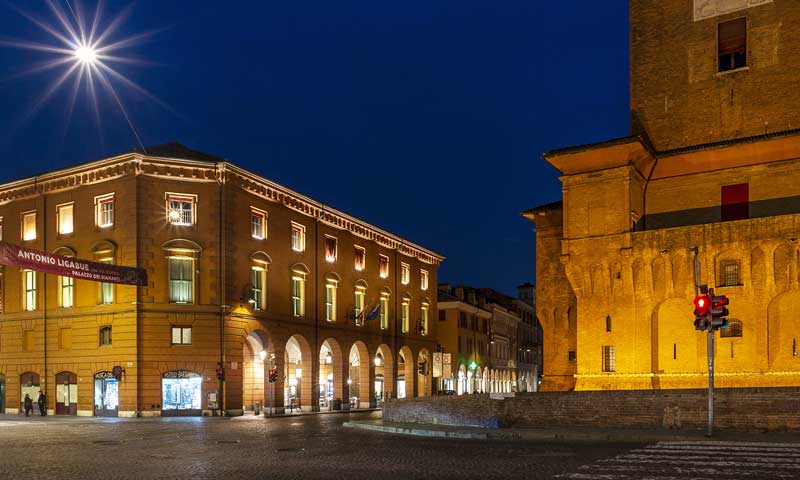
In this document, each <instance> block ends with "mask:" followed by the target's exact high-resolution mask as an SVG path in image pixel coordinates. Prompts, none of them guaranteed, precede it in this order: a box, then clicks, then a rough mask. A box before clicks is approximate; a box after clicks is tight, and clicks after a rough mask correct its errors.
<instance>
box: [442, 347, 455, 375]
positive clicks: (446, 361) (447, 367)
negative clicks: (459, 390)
mask: <svg viewBox="0 0 800 480" xmlns="http://www.w3.org/2000/svg"><path fill="white" fill-rule="evenodd" d="M452 355H453V354H452V353H444V354H442V377H444V378H450V377H452V376H453V366H452Z"/></svg>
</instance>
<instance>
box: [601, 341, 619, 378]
mask: <svg viewBox="0 0 800 480" xmlns="http://www.w3.org/2000/svg"><path fill="white" fill-rule="evenodd" d="M603 371H604V372H614V371H616V369H615V368H614V347H612V346H608V345H604V346H603Z"/></svg>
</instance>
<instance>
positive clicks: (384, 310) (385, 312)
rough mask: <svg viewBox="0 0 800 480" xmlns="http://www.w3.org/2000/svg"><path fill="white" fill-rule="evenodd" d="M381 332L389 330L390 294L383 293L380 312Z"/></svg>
mask: <svg viewBox="0 0 800 480" xmlns="http://www.w3.org/2000/svg"><path fill="white" fill-rule="evenodd" d="M380 321H381V330H386V329H388V328H389V294H388V293H386V292H384V293H381V312H380Z"/></svg>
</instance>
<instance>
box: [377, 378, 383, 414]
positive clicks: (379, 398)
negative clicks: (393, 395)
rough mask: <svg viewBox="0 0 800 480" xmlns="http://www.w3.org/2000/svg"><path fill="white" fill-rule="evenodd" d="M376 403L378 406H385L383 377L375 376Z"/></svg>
mask: <svg viewBox="0 0 800 480" xmlns="http://www.w3.org/2000/svg"><path fill="white" fill-rule="evenodd" d="M375 401H376V402H377V406H379V407H380V406H381V405H383V375H382V374H379V375H375Z"/></svg>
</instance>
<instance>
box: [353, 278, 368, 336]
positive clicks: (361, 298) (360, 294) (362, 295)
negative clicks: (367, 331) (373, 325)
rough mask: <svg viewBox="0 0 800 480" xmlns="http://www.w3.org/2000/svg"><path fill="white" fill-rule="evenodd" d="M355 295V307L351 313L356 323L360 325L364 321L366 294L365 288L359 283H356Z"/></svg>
mask: <svg viewBox="0 0 800 480" xmlns="http://www.w3.org/2000/svg"><path fill="white" fill-rule="evenodd" d="M355 294H356V297H355V308H354V311H353V315H354V316H355V319H356V325H357V326H361V325H362V324H363V322H364V316H365V315H366V312H365V311H364V302H365V299H366V296H367V289H366V287H363V286H361V285H356V292H355Z"/></svg>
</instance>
